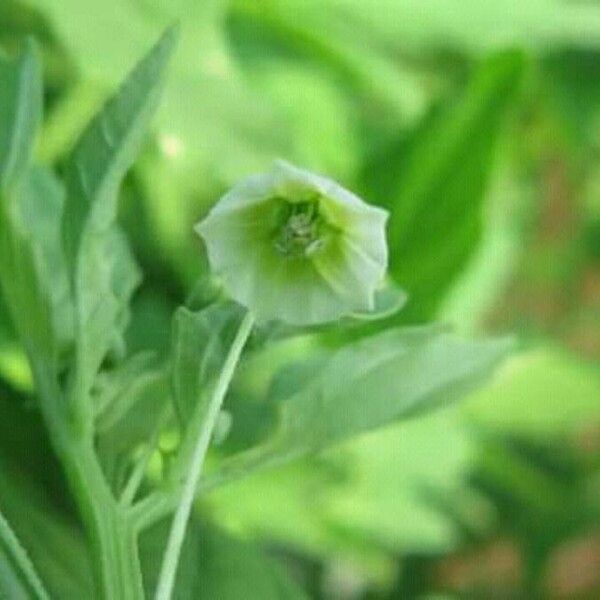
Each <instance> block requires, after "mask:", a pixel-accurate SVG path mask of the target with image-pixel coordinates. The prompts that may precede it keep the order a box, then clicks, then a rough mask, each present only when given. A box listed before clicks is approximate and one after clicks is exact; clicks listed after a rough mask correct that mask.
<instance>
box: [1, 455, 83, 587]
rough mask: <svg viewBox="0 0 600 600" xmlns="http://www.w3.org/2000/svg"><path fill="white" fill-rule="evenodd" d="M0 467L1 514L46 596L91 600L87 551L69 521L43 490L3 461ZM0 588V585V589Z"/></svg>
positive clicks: (80, 537)
mask: <svg viewBox="0 0 600 600" xmlns="http://www.w3.org/2000/svg"><path fill="white" fill-rule="evenodd" d="M0 466H1V469H0V504H1V505H2V509H3V512H4V514H5V515H6V518H7V519H8V520H10V523H11V525H12V527H13V529H14V531H15V534H16V535H17V537H18V538H19V540H20V541H21V543H22V545H23V546H24V547H25V548H26V549H27V552H28V554H29V556H30V558H31V562H32V563H33V565H34V567H35V569H36V571H37V572H38V573H39V575H40V577H41V578H42V579H43V581H44V585H45V587H46V588H47V590H48V593H49V594H50V595H51V597H54V598H92V597H93V580H92V575H91V569H90V564H89V557H88V553H87V549H86V546H85V543H84V540H83V536H82V535H81V533H80V531H79V530H78V529H77V528H76V527H75V526H74V525H73V521H72V520H71V518H70V517H66V516H65V515H62V514H60V513H59V512H58V511H57V510H56V508H55V507H54V506H53V505H52V504H51V503H50V502H49V501H48V494H47V491H46V490H42V489H40V488H39V487H37V485H36V484H34V483H33V482H32V481H31V480H30V479H29V478H27V479H25V478H24V477H23V474H22V473H21V472H19V471H18V470H17V469H14V468H10V467H9V466H8V465H6V464H5V463H4V461H3V462H2V463H1V464H0ZM1 586H2V584H1V583H0V589H1ZM0 596H1V594H0ZM2 597H3V596H2ZM8 597H9V598H12V596H8ZM31 597H32V596H27V598H31ZM33 597H35V596H33Z"/></svg>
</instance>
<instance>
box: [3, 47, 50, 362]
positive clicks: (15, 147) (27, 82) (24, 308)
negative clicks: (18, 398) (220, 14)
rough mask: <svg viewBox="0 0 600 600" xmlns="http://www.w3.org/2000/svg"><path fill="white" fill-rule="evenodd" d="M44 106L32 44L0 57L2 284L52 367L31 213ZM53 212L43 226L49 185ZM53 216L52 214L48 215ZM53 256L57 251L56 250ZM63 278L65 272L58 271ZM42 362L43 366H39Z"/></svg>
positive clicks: (24, 332) (46, 298)
mask: <svg viewBox="0 0 600 600" xmlns="http://www.w3.org/2000/svg"><path fill="white" fill-rule="evenodd" d="M41 110H42V90H41V73H40V68H39V65H38V62H37V60H36V58H35V51H34V48H33V46H32V44H31V43H29V44H28V45H27V46H26V48H25V50H24V51H23V53H22V54H21V56H20V57H19V58H17V59H16V60H15V61H12V62H11V61H6V60H4V59H2V58H0V119H1V122H0V132H1V133H0V285H1V287H2V293H3V296H4V300H5V302H6V304H7V306H8V309H9V312H10V316H11V319H12V321H13V324H14V326H15V329H16V330H17V332H18V334H19V336H20V337H21V340H22V341H23V342H24V344H25V346H26V348H27V351H28V353H29V355H30V357H34V355H35V357H36V360H37V361H38V363H39V362H40V361H42V362H44V364H45V367H44V368H52V367H53V365H54V361H55V355H56V343H55V342H56V340H55V335H54V332H53V329H54V327H55V325H56V321H54V322H53V316H52V298H51V296H52V293H51V292H50V286H49V274H48V273H46V272H45V267H46V264H45V261H47V260H51V258H50V256H46V253H45V250H46V249H47V248H45V247H44V241H43V240H44V237H43V236H42V237H38V236H37V233H38V232H37V231H36V227H38V225H37V224H36V221H35V219H34V218H32V216H33V215H31V214H28V213H29V210H30V208H31V204H32V203H37V202H39V201H40V200H41V198H40V196H41V193H40V192H41V190H40V189H39V186H40V184H41V180H42V179H44V177H40V176H39V175H38V172H37V171H35V172H31V171H30V167H29V165H30V162H31V154H32V151H33V144H34V137H35V133H36V129H37V127H38V124H39V121H40V119H41ZM46 183H47V180H46V179H44V184H43V186H42V187H44V188H45V189H44V191H43V192H42V193H43V194H47V195H48V196H49V198H48V210H43V211H42V214H41V215H39V216H38V215H36V217H35V218H36V219H37V218H39V223H40V227H45V226H46V224H48V227H49V228H50V229H51V228H52V218H53V216H55V215H51V213H53V212H56V210H58V207H59V205H60V197H59V194H58V192H57V190H56V189H55V188H54V187H52V185H50V186H46V185H45V184H46ZM49 215H50V218H49V219H48V218H47V217H48V216H49ZM51 256H52V257H54V256H55V255H54V254H52V255H51ZM59 278H60V275H59ZM40 366H41V365H39V364H38V367H40Z"/></svg>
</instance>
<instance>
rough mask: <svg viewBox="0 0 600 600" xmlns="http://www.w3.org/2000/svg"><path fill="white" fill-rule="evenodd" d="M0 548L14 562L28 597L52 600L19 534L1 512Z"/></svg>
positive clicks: (38, 599)
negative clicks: (18, 536)
mask: <svg viewBox="0 0 600 600" xmlns="http://www.w3.org/2000/svg"><path fill="white" fill-rule="evenodd" d="M0 548H2V550H3V551H4V553H5V554H6V555H7V556H8V559H9V561H10V562H12V563H13V565H14V567H15V570H16V571H17V572H18V577H19V579H20V580H21V583H22V584H23V587H24V588H26V589H27V597H31V598H36V600H50V596H49V595H48V592H47V591H46V590H45V588H44V585H43V584H42V582H41V580H40V578H39V576H38V574H37V572H36V571H35V569H34V567H33V564H32V563H31V561H30V560H29V556H27V552H26V551H25V549H24V548H23V547H22V546H21V544H20V543H19V540H18V539H17V536H16V535H15V533H14V532H13V530H12V529H11V528H10V525H9V524H8V521H7V520H6V519H5V518H4V516H3V515H2V513H1V512H0ZM9 587H10V586H9Z"/></svg>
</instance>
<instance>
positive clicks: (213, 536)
mask: <svg viewBox="0 0 600 600" xmlns="http://www.w3.org/2000/svg"><path fill="white" fill-rule="evenodd" d="M167 534H168V527H167V526H166V524H164V523H161V524H160V525H158V526H156V527H154V528H153V529H151V530H149V531H148V532H146V533H144V534H143V535H142V538H141V543H140V555H141V561H142V566H143V570H144V578H145V586H146V594H147V597H149V598H151V597H153V591H154V588H155V587H156V581H157V578H158V573H159V572H160V560H161V558H162V552H163V550H164V546H165V542H166V538H167ZM173 597H174V598H176V599H178V600H193V599H194V598H200V597H202V598H214V600H239V598H247V599H248V600H253V599H256V600H288V599H289V600H295V599H300V598H306V596H305V594H304V593H302V591H301V590H300V589H299V588H298V587H297V586H296V585H295V584H293V583H292V582H291V581H290V580H288V579H287V578H286V577H284V575H283V573H282V572H281V570H280V569H279V568H278V566H277V565H276V564H275V561H273V560H271V559H269V558H267V557H266V556H264V555H262V554H261V553H260V552H259V551H258V549H257V548H254V547H252V545H250V544H248V543H245V542H241V541H239V540H236V539H235V538H233V537H231V536H229V535H227V534H225V533H224V532H222V531H220V530H218V529H216V528H215V527H214V526H209V525H205V524H200V522H199V521H198V519H193V520H192V521H191V522H190V524H189V526H188V530H187V534H186V539H185V542H184V545H183V551H182V555H181V559H180V562H179V569H178V574H177V580H176V583H175V593H174V596H173Z"/></svg>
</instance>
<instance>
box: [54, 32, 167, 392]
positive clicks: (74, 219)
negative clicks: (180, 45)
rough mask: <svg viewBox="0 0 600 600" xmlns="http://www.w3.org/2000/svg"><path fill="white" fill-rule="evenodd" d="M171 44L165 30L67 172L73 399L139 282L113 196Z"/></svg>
mask: <svg viewBox="0 0 600 600" xmlns="http://www.w3.org/2000/svg"><path fill="white" fill-rule="evenodd" d="M175 40H176V32H175V30H173V29H169V30H168V31H167V32H166V33H165V34H164V36H163V37H162V38H161V39H160V40H159V42H158V43H157V44H156V45H155V46H154V48H153V49H152V50H151V51H150V52H149V54H148V55H147V56H146V57H145V58H144V59H143V60H142V61H141V62H140V63H139V64H138V65H137V67H136V68H135V69H134V70H133V71H132V73H131V74H130V75H129V77H128V78H127V80H126V81H125V82H124V84H123V85H122V86H121V88H120V90H119V91H118V92H117V94H116V95H115V96H113V97H112V98H111V99H110V100H109V101H108V103H107V104H106V105H105V107H104V108H103V109H102V110H101V112H100V113H99V114H98V115H97V116H96V118H95V119H93V121H92V122H91V124H90V125H89V126H88V128H87V129H86V130H85V132H84V133H83V135H82V136H81V138H80V140H79V142H78V143H77V145H76V147H75V149H74V151H73V153H72V155H71V157H70V160H69V162H68V165H67V173H66V181H67V199H66V204H65V210H64V217H63V237H64V244H65V251H66V254H67V259H68V263H69V265H70V272H71V278H72V281H73V289H74V298H75V308H76V331H77V341H78V346H77V374H78V378H79V385H80V386H81V387H82V388H83V389H82V390H80V392H81V391H83V392H87V390H88V389H89V386H90V385H91V381H92V378H93V377H94V375H95V374H96V373H97V371H98V369H99V367H100V365H101V363H102V361H103V359H104V357H105V356H106V354H107V352H108V351H109V350H110V349H111V348H113V347H114V346H115V344H117V346H118V345H119V343H120V340H119V339H118V338H117V339H115V333H114V332H115V329H117V330H119V329H120V330H122V328H123V317H124V315H126V312H125V311H126V307H127V305H128V302H129V299H130V296H131V293H132V291H133V289H134V288H135V286H136V285H137V281H138V279H139V274H138V273H137V269H136V268H135V267H134V266H133V264H132V259H131V255H130V253H129V249H128V247H127V245H126V243H124V241H119V240H118V237H120V234H119V233H118V232H117V231H116V230H115V225H114V222H115V218H116V205H117V193H118V189H119V186H120V183H121V181H122V179H123V177H124V175H125V173H126V171H127V170H128V169H129V167H130V166H131V164H132V162H133V160H134V158H135V155H136V153H137V151H138V149H139V147H140V145H141V143H142V141H143V139H144V136H145V134H146V130H147V127H148V124H149V122H150V118H151V117H152V115H153V113H154V110H155V108H156V105H157V103H158V99H159V95H160V90H161V88H162V80H163V75H164V71H165V67H166V64H167V61H168V59H169V56H170V54H171V52H172V51H173V48H174V45H175ZM107 254H108V259H107Z"/></svg>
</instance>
